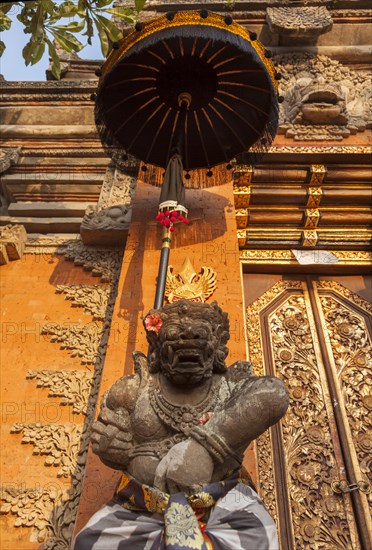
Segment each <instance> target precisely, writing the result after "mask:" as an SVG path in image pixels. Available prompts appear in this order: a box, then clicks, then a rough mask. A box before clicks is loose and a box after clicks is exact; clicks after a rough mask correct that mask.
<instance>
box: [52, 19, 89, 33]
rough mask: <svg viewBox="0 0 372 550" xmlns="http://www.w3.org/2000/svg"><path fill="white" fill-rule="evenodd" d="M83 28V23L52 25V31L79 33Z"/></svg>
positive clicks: (72, 22)
mask: <svg viewBox="0 0 372 550" xmlns="http://www.w3.org/2000/svg"><path fill="white" fill-rule="evenodd" d="M84 27H85V21H71V23H68V25H54V27H53V28H54V29H60V30H61V31H70V32H80V31H82V30H83V28H84Z"/></svg>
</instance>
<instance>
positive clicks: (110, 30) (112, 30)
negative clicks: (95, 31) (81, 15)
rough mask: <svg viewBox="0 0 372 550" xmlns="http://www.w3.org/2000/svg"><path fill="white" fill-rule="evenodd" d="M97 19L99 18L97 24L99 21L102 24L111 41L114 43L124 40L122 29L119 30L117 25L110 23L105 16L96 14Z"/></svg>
mask: <svg viewBox="0 0 372 550" xmlns="http://www.w3.org/2000/svg"><path fill="white" fill-rule="evenodd" d="M95 17H96V18H97V19H96V24H97V21H99V22H100V23H101V25H102V27H103V28H104V30H105V32H106V34H107V36H108V38H109V39H110V40H112V41H113V42H116V41H117V40H120V39H121V38H123V33H122V32H121V30H120V29H118V28H117V26H116V25H114V23H113V22H112V21H110V20H109V19H107V18H106V17H103V15H98V14H95Z"/></svg>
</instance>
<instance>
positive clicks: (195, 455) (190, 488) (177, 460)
mask: <svg viewBox="0 0 372 550" xmlns="http://www.w3.org/2000/svg"><path fill="white" fill-rule="evenodd" d="M213 468H214V464H213V460H212V458H211V456H210V455H209V453H208V451H207V450H206V449H205V448H204V447H203V446H202V445H200V444H199V443H198V442H197V441H195V440H193V439H188V440H186V441H182V442H181V443H177V445H174V446H173V447H172V448H171V449H170V451H169V452H168V453H167V454H166V455H165V457H164V458H163V459H162V460H161V461H160V463H159V465H158V467H157V469H156V472H155V482H154V485H155V487H157V488H158V489H160V490H161V491H165V492H168V493H170V494H173V493H178V492H180V491H183V492H185V493H187V494H189V495H190V494H193V493H195V492H197V491H199V490H200V489H201V487H202V486H203V485H205V484H206V483H209V482H210V481H211V479H212V474H213Z"/></svg>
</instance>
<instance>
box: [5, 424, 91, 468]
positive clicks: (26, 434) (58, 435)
mask: <svg viewBox="0 0 372 550" xmlns="http://www.w3.org/2000/svg"><path fill="white" fill-rule="evenodd" d="M82 432H83V427H82V426H78V425H76V424H41V423H34V424H23V423H17V424H14V425H13V426H12V429H11V433H21V434H22V443H30V444H32V445H33V446H34V450H33V454H34V455H42V456H46V459H45V462H44V464H45V466H54V467H55V468H59V470H58V472H57V477H70V476H72V475H74V472H75V467H76V462H77V457H78V453H79V449H80V439H81V436H82Z"/></svg>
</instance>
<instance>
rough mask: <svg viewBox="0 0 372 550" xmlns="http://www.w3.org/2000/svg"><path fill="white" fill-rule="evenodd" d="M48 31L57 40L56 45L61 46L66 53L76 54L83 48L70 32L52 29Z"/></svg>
mask: <svg viewBox="0 0 372 550" xmlns="http://www.w3.org/2000/svg"><path fill="white" fill-rule="evenodd" d="M49 30H50V32H51V33H52V34H53V36H54V38H55V39H56V40H57V42H58V44H59V45H60V46H62V48H63V49H64V50H66V52H70V53H71V52H78V51H80V50H81V48H83V47H84V46H83V44H82V43H81V42H80V41H79V40H78V39H77V38H75V36H74V35H73V34H71V33H70V32H67V31H61V30H56V29H55V28H54V27H53V28H51V29H49Z"/></svg>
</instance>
